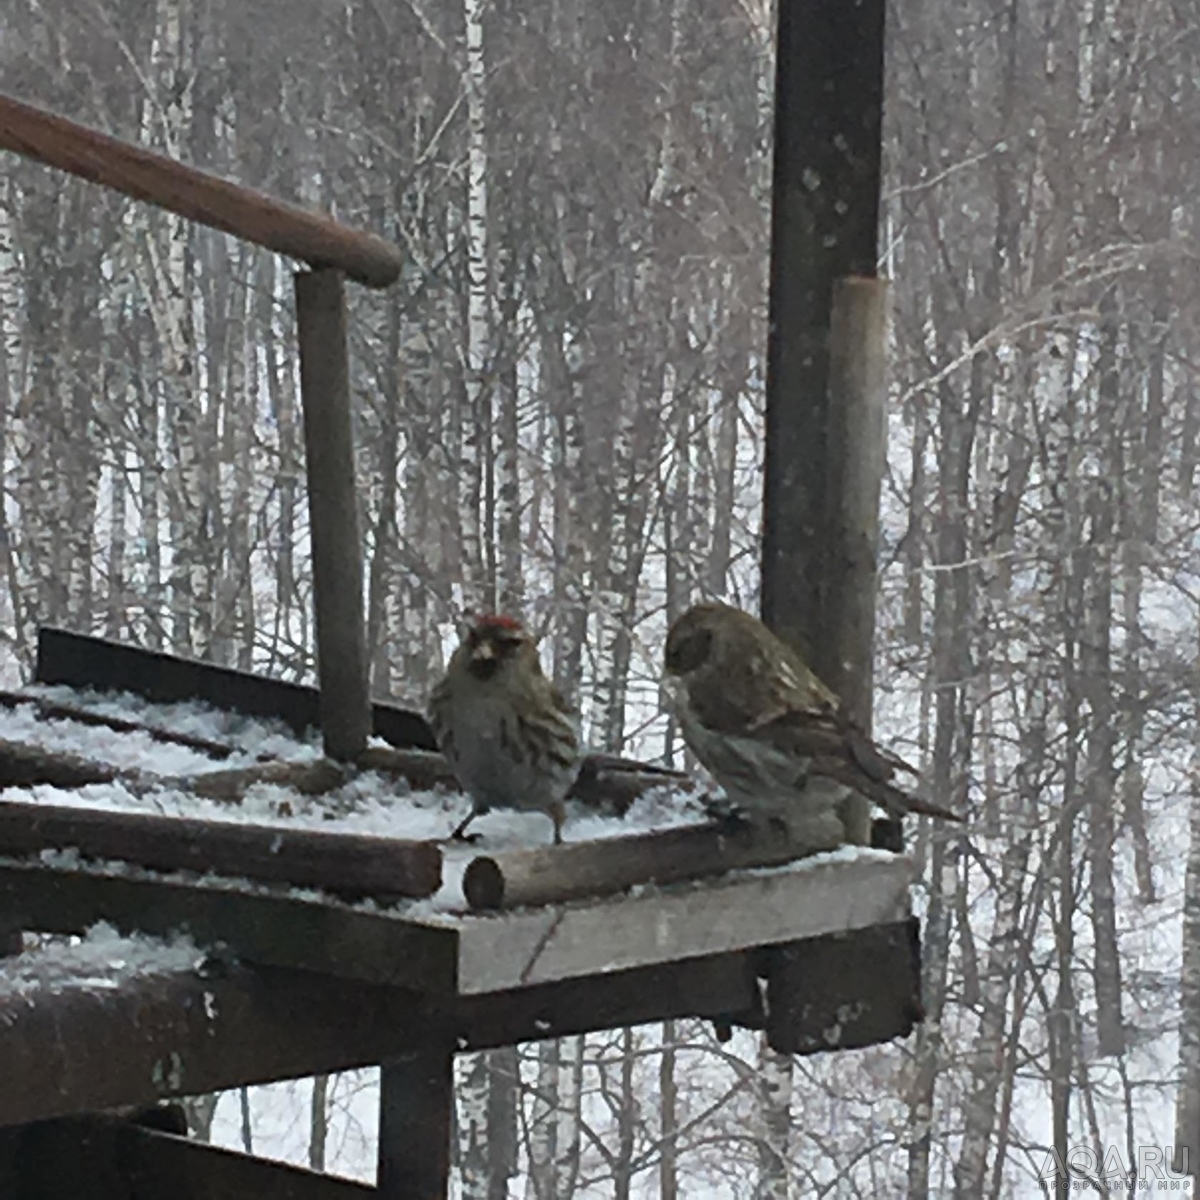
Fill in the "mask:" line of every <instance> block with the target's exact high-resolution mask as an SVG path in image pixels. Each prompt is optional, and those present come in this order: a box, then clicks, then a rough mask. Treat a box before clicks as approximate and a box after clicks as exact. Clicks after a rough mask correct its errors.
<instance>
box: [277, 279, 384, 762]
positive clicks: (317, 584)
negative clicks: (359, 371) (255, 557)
mask: <svg viewBox="0 0 1200 1200" xmlns="http://www.w3.org/2000/svg"><path fill="white" fill-rule="evenodd" d="M295 286H296V324H297V328H298V331H299V338H300V400H301V404H302V407H303V410H304V450H305V456H306V462H307V467H308V513H309V530H310V533H309V536H310V538H311V540H312V564H313V596H314V604H315V608H316V632H317V673H318V675H319V677H320V684H321V731H322V733H323V735H324V740H325V753H326V754H327V755H328V756H329V757H330V758H337V759H341V760H342V761H346V762H353V761H354V760H355V759H357V758H358V757H359V756H360V755H361V754H362V752H363V751H364V750H365V749H366V748H367V735H368V732H369V731H370V720H371V710H370V702H369V698H368V695H367V651H366V634H365V631H364V623H363V583H362V573H363V558H362V542H361V541H360V540H359V527H358V495H357V489H356V488H355V482H354V434H353V430H352V426H351V417H350V359H349V351H348V348H347V330H346V288H345V278H344V277H343V275H342V274H341V272H340V271H335V270H332V269H327V270H321V271H301V272H299V273H298V274H297V275H296V279H295Z"/></svg>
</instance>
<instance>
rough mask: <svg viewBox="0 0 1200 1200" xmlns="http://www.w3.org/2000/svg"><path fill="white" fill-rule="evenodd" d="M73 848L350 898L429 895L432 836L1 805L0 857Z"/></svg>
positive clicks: (437, 864) (437, 873)
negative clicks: (394, 835) (404, 836)
mask: <svg viewBox="0 0 1200 1200" xmlns="http://www.w3.org/2000/svg"><path fill="white" fill-rule="evenodd" d="M66 848H72V849H75V850H78V852H79V853H80V855H81V856H82V857H83V858H85V859H99V860H107V859H119V860H121V861H122V862H127V863H134V864H136V865H138V866H142V867H147V868H149V869H151V870H156V871H181V870H182V871H198V872H201V873H206V872H214V873H216V874H218V875H223V876H227V877H229V878H231V879H239V878H243V877H246V878H250V879H257V880H262V881H268V882H274V883H286V884H289V885H291V886H293V887H308V888H320V889H322V890H324V891H328V892H333V893H336V894H339V895H343V896H346V895H350V896H412V897H423V896H431V895H433V893H434V892H436V891H437V889H438V888H439V887H440V886H441V882H442V852H441V849H440V848H439V847H438V845H437V844H436V843H435V842H418V841H407V840H405V841H402V840H400V839H398V838H381V837H368V836H363V835H359V834H348V833H325V832H323V831H321V830H315V829H287V828H284V827H282V826H277V825H240V824H236V825H235V824H232V823H227V822H223V821H201V820H197V819H195V818H190V817H165V816H157V815H153V814H149V813H126V812H107V811H104V810H96V809H88V808H72V807H69V806H66V805H42V804H22V803H17V802H13V801H0V854H5V855H12V856H23V855H33V854H40V853H41V852H42V851H43V850H56V849H66Z"/></svg>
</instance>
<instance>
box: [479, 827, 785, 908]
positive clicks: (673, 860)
mask: <svg viewBox="0 0 1200 1200" xmlns="http://www.w3.org/2000/svg"><path fill="white" fill-rule="evenodd" d="M799 857H801V854H800V853H799V852H798V851H797V849H796V848H795V847H794V846H792V845H791V844H790V843H789V842H788V841H787V839H786V838H781V837H780V836H779V835H778V833H776V832H775V831H774V830H768V829H756V828H752V827H750V826H745V827H742V828H738V829H734V830H729V829H726V828H724V827H722V826H717V825H701V826H693V827H691V828H683V829H668V830H663V831H660V832H658V833H643V834H635V835H633V836H630V837H618V838H603V839H601V840H599V841H592V842H573V843H571V842H568V843H566V844H565V845H561V846H541V847H537V848H535V849H532V850H511V851H508V852H506V853H498V854H491V855H479V856H478V857H476V858H473V859H472V860H471V862H470V863H469V864H468V866H467V870H466V873H465V874H464V876H463V892H464V894H465V895H466V898H467V903H468V904H469V905H470V906H471V908H472V909H474V910H476V911H486V910H494V909H500V908H504V909H512V908H525V907H537V906H540V905H547V904H562V903H565V902H566V901H568V900H578V899H581V898H584V897H588V896H593V897H595V896H611V895H615V894H617V893H620V892H624V891H627V890H628V889H629V888H631V887H636V886H639V885H648V884H656V885H662V884H668V883H677V882H679V881H681V880H686V879H698V878H701V877H703V876H706V875H720V874H723V873H724V872H726V871H732V870H735V869H738V868H745V867H777V866H782V865H783V864H784V863H789V862H792V861H793V860H795V859H797V858H799Z"/></svg>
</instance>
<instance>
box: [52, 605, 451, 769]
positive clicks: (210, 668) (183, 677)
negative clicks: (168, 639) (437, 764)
mask: <svg viewBox="0 0 1200 1200" xmlns="http://www.w3.org/2000/svg"><path fill="white" fill-rule="evenodd" d="M34 678H35V679H36V680H37V681H38V683H46V684H61V685H62V686H64V687H71V688H80V689H86V688H93V689H95V690H96V691H102V692H132V693H133V694H134V695H135V696H141V697H143V698H144V699H146V700H151V701H153V702H154V703H156V704H175V703H181V702H186V701H189V700H191V701H200V702H201V703H204V704H211V705H212V706H213V707H214V708H221V709H225V710H226V711H231V712H240V713H244V714H245V715H246V716H250V717H264V718H268V719H274V720H278V721H282V722H283V723H284V724H285V725H287V726H288V727H289V728H291V729H292V730H294V731H295V732H296V733H299V734H303V733H305V732H306V731H307V730H309V729H319V728H320V725H321V710H320V696H319V693H318V692H317V689H316V688H314V687H307V686H305V685H304V684H300V683H288V682H285V681H284V680H282V679H268V678H267V677H266V676H264V675H255V674H252V673H251V672H249V671H238V670H235V669H234V668H232V667H219V666H216V665H215V664H213V663H206V662H200V661H199V660H197V659H191V658H181V657H180V656H179V655H176V654H165V653H163V652H162V651H159V650H143V649H142V648H141V647H139V646H127V645H124V644H123V643H121V642H116V641H112V640H110V639H108V638H100V637H93V636H91V635H90V634H84V633H73V632H71V631H70V630H67V629H55V628H53V627H52V626H46V625H43V626H42V627H41V628H39V629H38V646H37V666H36V669H35V671H34ZM372 716H373V732H374V733H375V735H376V736H377V737H381V738H384V739H386V740H387V741H388V742H390V743H391V744H392V745H393V746H399V747H411V748H413V749H418V750H431V751H436V750H437V741H436V740H435V738H434V736H433V731H432V730H431V729H430V728H429V723H428V722H427V721H426V720H425V718H424V717H423V716H421V714H420V713H416V712H412V711H411V710H409V709H405V708H400V707H398V706H397V705H395V704H383V703H378V702H377V703H375V704H374V705H373V708H372Z"/></svg>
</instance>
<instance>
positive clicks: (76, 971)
mask: <svg viewBox="0 0 1200 1200" xmlns="http://www.w3.org/2000/svg"><path fill="white" fill-rule="evenodd" d="M204 957H205V956H204V954H203V952H202V951H200V950H199V949H197V947H196V945H195V943H194V942H193V941H192V940H191V939H190V938H188V937H185V936H178V937H174V938H172V939H170V940H169V941H165V940H162V939H160V938H151V937H144V936H142V935H141V934H135V935H132V936H128V937H127V936H125V935H124V934H121V933H118V932H117V931H116V930H115V929H114V928H113V927H112V926H111V925H108V924H106V923H105V922H103V921H102V922H100V923H99V924H96V925H93V926H92V928H91V929H89V930H88V931H87V933H86V934H84V935H83V936H82V937H73V938H68V939H62V940H58V939H55V940H54V941H50V942H46V943H43V944H41V945H39V946H35V947H32V948H30V949H27V950H24V951H22V952H21V953H20V954H14V955H13V956H12V957H10V958H3V959H0V998H13V997H16V998H20V999H28V1000H32V999H33V998H34V997H35V996H38V995H45V994H46V993H50V994H52V995H59V994H61V993H63V992H67V991H93V992H98V991H112V990H114V989H116V988H119V987H121V986H122V985H123V984H125V983H128V982H129V981H130V980H132V979H141V978H145V977H147V976H155V975H177V974H181V973H184V972H188V971H194V970H196V969H197V968H198V967H200V966H201V965H202V964H203V962H204Z"/></svg>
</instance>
